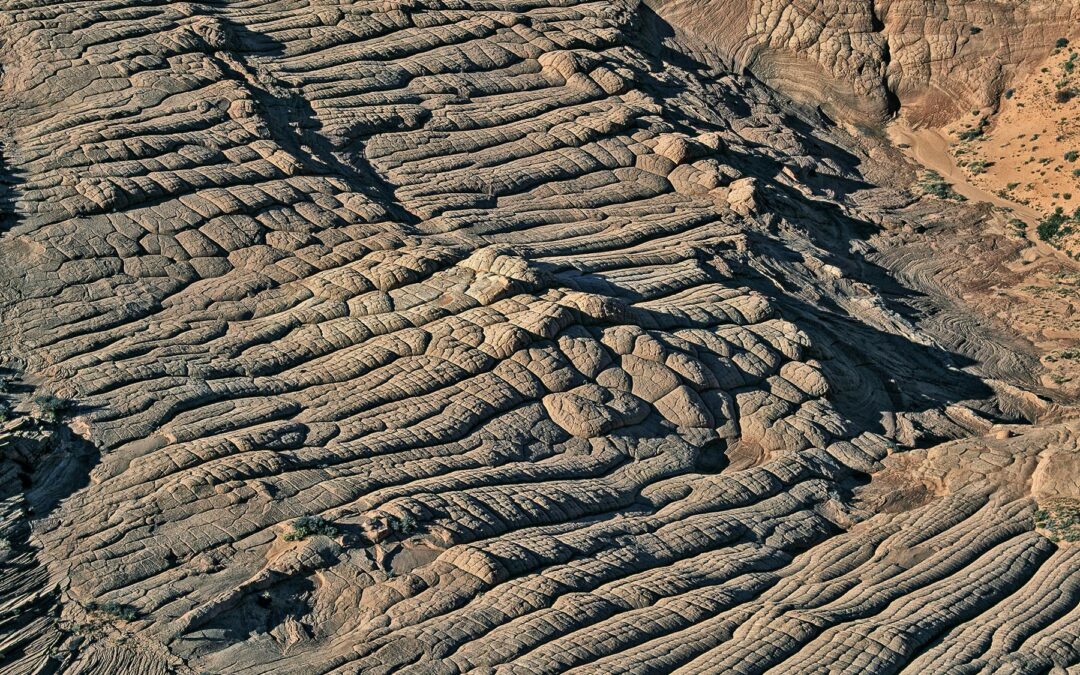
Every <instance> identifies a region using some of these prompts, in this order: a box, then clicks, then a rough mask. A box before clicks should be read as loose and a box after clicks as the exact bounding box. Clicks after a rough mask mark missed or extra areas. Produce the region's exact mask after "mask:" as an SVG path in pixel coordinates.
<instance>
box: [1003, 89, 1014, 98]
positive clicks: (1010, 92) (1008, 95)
mask: <svg viewBox="0 0 1080 675" xmlns="http://www.w3.org/2000/svg"><path fill="white" fill-rule="evenodd" d="M1014 94H1016V90H1015V89H1006V90H1005V98H1012V97H1013V95H1014Z"/></svg>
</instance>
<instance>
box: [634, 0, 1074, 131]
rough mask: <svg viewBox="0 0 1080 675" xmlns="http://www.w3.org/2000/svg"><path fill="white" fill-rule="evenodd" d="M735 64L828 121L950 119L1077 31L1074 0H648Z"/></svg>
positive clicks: (990, 101) (984, 102)
mask: <svg viewBox="0 0 1080 675" xmlns="http://www.w3.org/2000/svg"><path fill="white" fill-rule="evenodd" d="M647 1H648V4H649V6H650V7H652V8H654V9H655V10H656V11H657V12H659V14H660V15H661V16H662V17H664V19H666V20H667V21H669V22H671V24H673V25H674V26H676V27H677V28H678V29H680V30H682V31H685V32H686V33H688V34H690V35H693V36H694V37H696V38H697V39H699V40H701V41H702V42H704V43H705V44H707V45H709V46H710V47H712V48H714V49H716V50H717V51H718V52H719V53H720V54H721V55H722V56H723V57H724V58H725V60H726V61H727V62H728V63H729V65H733V66H734V67H736V68H749V69H750V70H751V71H753V73H754V74H755V75H756V76H758V77H759V78H761V79H762V80H763V81H765V82H766V83H768V84H769V85H771V86H774V87H776V88H777V89H780V90H782V91H784V92H785V93H787V94H788V95H790V96H792V97H794V98H795V99H797V100H801V101H804V102H807V103H810V104H812V105H819V104H820V105H822V106H823V107H824V108H825V109H826V110H828V111H829V113H830V114H833V115H838V116H840V117H843V118H846V119H850V120H854V121H863V122H867V121H877V120H880V119H882V118H883V117H886V116H888V115H889V114H891V113H894V112H896V111H897V109H899V108H901V107H902V108H903V109H904V111H905V114H906V115H907V116H909V117H910V118H911V119H914V120H917V121H923V122H931V123H943V122H946V121H949V120H951V119H953V118H955V117H957V116H959V115H961V114H963V113H965V112H967V111H969V110H971V109H972V108H984V107H992V106H996V104H997V101H998V100H999V99H1000V97H1001V95H1002V93H1003V92H1004V91H1005V89H1006V88H1007V87H1008V85H1009V82H1010V81H1011V80H1012V78H1013V77H1014V76H1016V75H1018V74H1023V73H1024V72H1025V71H1028V70H1030V69H1031V68H1033V67H1034V66H1035V65H1036V64H1038V63H1039V62H1040V61H1042V60H1043V59H1044V58H1045V57H1046V55H1047V54H1049V53H1050V51H1051V50H1052V49H1053V48H1054V44H1055V42H1056V41H1057V40H1058V39H1059V38H1062V37H1065V38H1068V37H1073V36H1076V35H1077V31H1078V26H1080V2H1078V1H1077V0H1063V1H1057V0H1031V1H1029V0H1006V1H1000V0H977V1H976V2H970V1H968V0H881V1H878V2H874V1H871V0H794V1H792V0H647Z"/></svg>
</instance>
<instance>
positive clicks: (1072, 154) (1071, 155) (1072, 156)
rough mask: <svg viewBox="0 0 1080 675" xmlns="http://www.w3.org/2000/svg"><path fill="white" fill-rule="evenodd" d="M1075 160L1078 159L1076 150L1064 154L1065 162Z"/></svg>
mask: <svg viewBox="0 0 1080 675" xmlns="http://www.w3.org/2000/svg"><path fill="white" fill-rule="evenodd" d="M1077 159H1080V152H1077V151H1076V150H1070V151H1068V152H1066V153H1065V161H1066V162H1075V161H1076V160H1077Z"/></svg>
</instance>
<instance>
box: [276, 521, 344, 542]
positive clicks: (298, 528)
mask: <svg viewBox="0 0 1080 675" xmlns="http://www.w3.org/2000/svg"><path fill="white" fill-rule="evenodd" d="M337 533H338V529H337V527H335V526H334V524H333V523H331V522H329V521H327V520H326V519H325V518H323V517H321V516H303V517H302V518H297V519H296V520H294V521H293V523H292V529H291V530H289V531H288V532H286V533H285V541H300V540H301V539H307V538H308V537H313V536H315V535H319V534H321V535H323V536H326V537H336V536H337Z"/></svg>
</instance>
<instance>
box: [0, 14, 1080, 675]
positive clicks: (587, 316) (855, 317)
mask: <svg viewBox="0 0 1080 675" xmlns="http://www.w3.org/2000/svg"><path fill="white" fill-rule="evenodd" d="M0 26H2V34H3V43H2V46H0V63H2V64H3V73H4V74H3V81H2V91H3V92H4V96H3V98H2V99H0V123H2V125H3V133H4V137H5V138H7V139H8V140H7V141H6V142H5V147H4V155H3V159H4V166H3V170H4V172H5V178H6V179H7V181H8V182H9V183H10V184H11V185H12V190H11V198H10V200H9V203H8V204H5V206H6V207H7V208H9V210H10V214H11V215H10V217H9V218H8V219H7V220H6V221H5V223H4V231H3V232H2V234H0V256H2V260H3V265H2V266H0V293H2V296H0V301H2V311H3V317H2V318H3V321H2V323H0V326H2V327H0V339H2V341H3V342H2V346H3V349H4V353H5V355H6V357H7V359H8V361H9V363H10V364H11V365H13V366H18V369H19V371H20V375H21V377H22V378H23V379H24V380H25V381H26V382H30V383H33V385H34V387H35V388H36V390H37V391H39V392H51V393H55V394H57V395H59V396H61V397H65V398H69V399H72V400H73V401H74V408H73V409H72V410H71V412H70V415H68V416H67V418H66V421H67V425H68V426H69V427H70V432H67V431H65V432H64V433H77V434H79V435H80V436H81V437H84V438H85V439H87V442H88V443H91V444H92V445H93V447H94V448H96V449H97V450H98V451H99V452H100V457H96V456H94V454H93V453H86V454H84V455H80V457H81V459H80V461H84V462H86V463H88V464H92V465H93V468H92V470H87V471H85V472H84V474H83V475H84V477H85V476H86V475H87V474H88V478H85V479H84V480H82V481H64V482H58V483H55V484H50V483H49V476H50V475H52V474H51V473H50V472H49V471H44V470H40V467H37V466H36V464H48V463H49V462H56V461H60V460H56V459H53V456H54V455H55V453H54V455H49V456H45V455H41V456H39V455H25V456H26V457H30V458H31V459H17V458H13V457H11V456H8V455H6V454H5V455H4V456H3V460H4V464H3V470H4V474H5V475H9V476H16V475H20V476H22V477H23V478H24V480H23V481H22V482H20V481H14V480H12V481H11V482H10V485H8V486H7V487H6V488H5V489H7V490H9V491H12V500H21V501H19V502H18V503H20V504H25V508H22V507H20V508H22V510H21V511H19V512H15V511H12V513H11V514H10V515H9V514H7V513H5V514H4V518H5V520H4V521H3V524H4V527H5V528H14V527H15V526H16V525H19V526H20V527H22V528H23V529H24V530H25V529H27V528H26V525H27V523H30V525H31V526H32V534H30V535H27V534H24V535H23V536H22V538H21V539H20V543H19V546H18V548H17V550H16V553H17V559H16V562H17V563H18V564H19V565H20V566H21V567H19V569H20V570H24V571H25V570H31V572H32V574H33V577H32V579H31V581H32V583H22V582H20V583H18V584H7V583H5V585H4V586H3V587H2V588H0V594H2V597H3V598H4V606H5V607H10V606H16V605H13V604H9V603H10V602H22V603H23V605H25V604H26V603H27V602H28V601H27V598H33V599H34V600H35V601H36V602H38V603H39V604H38V605H37V607H36V610H35V613H34V614H33V616H31V615H30V614H25V615H21V616H20V617H19V618H18V619H17V620H11V621H8V620H7V619H6V618H5V619H4V620H5V621H6V623H5V624H3V626H4V628H3V629H4V631H5V636H4V637H5V639H4V640H3V641H0V645H5V647H4V648H5V651H4V652H3V659H4V661H3V662H2V663H0V666H2V667H4V668H10V669H11V670H12V671H13V672H35V669H37V668H43V669H50V668H51V669H54V670H64V669H70V670H71V671H72V672H84V673H85V672H93V673H156V672H162V673H164V672H213V673H330V672H334V673H390V672H395V673H417V674H420V673H463V672H496V671H498V672H505V673H518V672H520V673H537V672H545V673H546V672H562V671H567V670H571V669H577V672H641V673H646V672H675V671H678V672H685V673H690V672H703V673H704V672H743V671H755V672H756V671H764V670H767V669H769V668H775V669H776V671H777V672H808V673H809V672H822V671H824V670H828V669H831V670H834V671H839V672H896V671H900V670H901V669H903V668H904V667H908V668H909V672H919V673H924V672H933V671H934V669H935V668H937V669H939V670H941V671H944V670H946V669H948V668H949V667H951V666H953V665H958V664H967V665H971V667H972V668H973V669H974V668H985V669H987V670H989V669H993V668H1004V667H1007V666H1009V665H1012V666H1016V667H1020V665H1021V664H1036V666H1035V667H1036V668H1041V669H1042V670H1043V671H1049V670H1050V669H1051V668H1065V667H1068V666H1075V665H1076V664H1077V663H1078V662H1080V654H1078V650H1080V644H1077V642H1076V634H1077V633H1076V631H1075V627H1076V625H1077V617H1078V613H1080V609H1078V601H1080V585H1078V584H1077V583H1076V580H1077V578H1078V573H1080V555H1078V553H1077V549H1076V548H1075V547H1073V548H1069V547H1067V546H1064V547H1062V548H1060V549H1059V548H1058V547H1057V546H1056V545H1055V544H1054V543H1053V542H1052V541H1051V539H1050V538H1048V537H1047V536H1045V534H1043V533H1039V532H1036V531H1035V528H1034V521H1033V516H1034V513H1035V512H1036V508H1037V505H1036V503H1035V501H1034V500H1033V499H1032V498H1031V497H1030V490H1027V491H1025V490H1019V491H1010V492H1002V491H999V490H998V489H997V487H996V484H995V483H994V482H993V481H977V482H974V483H973V484H972V485H971V486H968V485H966V484H963V483H962V481H958V482H956V484H953V483H950V484H949V486H948V488H947V489H942V490H941V491H940V494H928V495H926V498H925V499H920V500H918V501H917V502H912V503H910V504H908V506H907V508H904V509H888V510H885V509H882V512H881V513H875V512H874V511H873V509H868V508H865V505H866V504H868V503H869V501H868V500H869V499H870V496H872V493H868V495H870V496H867V497H866V498H865V499H861V500H860V499H859V498H857V494H856V493H855V492H853V490H854V489H855V487H856V486H857V485H858V483H859V482H861V481H864V480H865V475H866V474H873V473H875V472H879V471H881V470H883V469H885V468H886V467H885V464H884V463H883V462H884V460H886V459H888V458H889V457H890V455H894V456H895V455H896V454H901V455H902V453H897V450H905V449H907V448H911V447H916V446H918V447H927V446H932V445H934V444H935V443H937V442H938V441H941V440H946V439H950V438H954V437H961V436H968V435H971V434H974V433H981V432H984V431H986V430H987V428H988V427H989V422H988V421H987V420H989V419H995V420H997V419H1003V418H1010V417H1013V416H1012V415H1011V414H1010V412H1009V408H1008V407H1007V406H1004V405H1003V404H1000V402H999V401H997V400H996V399H997V397H996V395H995V392H994V391H993V390H992V389H991V388H990V387H989V386H987V384H986V383H985V382H984V380H983V379H981V378H980V374H981V373H982V371H981V370H980V367H979V366H978V365H976V364H972V363H967V362H965V361H964V360H963V357H962V356H960V355H950V354H949V353H948V352H946V351H945V350H944V349H942V348H941V347H939V346H938V345H937V344H936V343H935V341H934V337H933V336H932V335H929V334H927V333H926V331H925V329H924V327H923V325H922V324H920V323H918V322H916V320H915V312H914V311H913V310H912V307H911V306H908V305H903V304H901V303H900V302H899V301H898V300H897V299H896V298H900V297H903V296H904V295H906V294H907V293H908V289H906V288H905V287H904V286H903V285H902V284H901V283H900V282H899V281H898V280H896V279H893V278H891V277H890V276H888V275H887V274H885V272H884V271H883V270H882V268H880V267H877V266H875V265H872V264H870V263H869V262H868V261H867V260H866V259H865V258H864V257H863V255H862V252H863V251H865V245H864V242H863V240H862V235H863V234H864V233H865V231H866V230H867V229H868V228H872V227H873V225H872V223H879V224H880V223H882V222H883V218H884V216H883V215H882V213H881V211H880V209H879V208H878V206H876V204H879V203H885V202H888V200H889V199H892V200H894V201H896V200H899V201H904V199H905V197H903V196H902V195H897V194H894V193H886V192H883V191H877V190H871V189H870V186H869V185H867V184H866V183H865V182H864V176H863V175H862V174H860V173H858V172H856V169H855V167H856V166H857V165H858V164H859V163H860V162H866V163H869V162H870V161H871V160H870V158H869V157H867V156H866V155H865V154H863V153H862V152H861V150H860V148H859V146H858V145H857V144H856V143H855V142H854V141H853V140H852V139H850V138H848V137H846V136H844V135H842V134H841V133H840V132H839V131H837V130H835V129H833V128H830V127H828V126H826V125H825V124H824V122H823V121H822V120H821V119H818V118H812V117H807V116H805V114H803V113H800V112H799V111H798V110H796V109H794V108H791V107H788V106H786V105H785V104H784V103H782V102H779V101H778V100H776V99H775V98H774V97H773V96H772V94H771V93H770V92H769V91H767V90H765V89H764V88H762V87H761V86H760V85H758V84H756V83H754V82H752V81H749V80H747V79H744V78H740V77H737V76H735V75H732V74H730V73H725V72H721V71H717V70H710V69H707V68H705V67H704V66H702V65H700V64H696V63H694V62H692V61H690V60H688V59H685V58H684V57H683V56H682V55H681V54H678V53H675V52H672V51H669V50H667V49H666V48H664V47H662V46H661V45H660V37H661V33H662V32H663V31H662V28H663V27H662V26H657V25H656V24H655V23H654V22H652V20H651V19H650V18H649V17H648V16H647V14H644V13H643V12H642V11H641V8H639V7H637V6H636V5H634V4H632V3H624V2H609V1H606V0H605V1H604V2H573V1H566V2H562V1H559V2H548V1H546V0H522V1H520V2H518V1H510V2H498V3H486V2H475V3H474V2H438V1H436V0H431V1H416V2H401V3H399V2H384V3H352V4H342V5H338V4H334V3H321V2H320V3H314V4H312V3H308V2H300V1H294V0H275V1H271V2H263V3H222V4H215V5H201V4H194V3H190V4H189V3H159V4H154V5H145V4H139V3H135V2H124V1H122V0H121V1H119V2H78V3H38V4H34V3H24V4H22V5H19V6H10V5H9V6H5V7H4V8H3V10H2V12H0ZM908 201H910V200H908ZM882 287H886V288H887V290H888V292H887V293H882V292H880V290H879V289H880V288H882ZM923 309H926V310H927V311H930V309H931V308H930V307H923ZM978 336H979V333H978V327H971V328H970V329H969V330H968V331H967V333H966V334H965V336H964V338H965V341H970V342H972V343H976V342H977V340H978ZM1004 353H1005V356H1004V357H1002V358H1000V359H998V362H999V363H996V364H995V366H994V367H996V368H998V370H996V371H995V375H997V376H999V377H1011V376H1012V375H1015V374H1016V373H1018V372H1022V371H1023V370H1024V369H1025V368H1027V367H1029V366H1030V359H1029V358H1028V357H1027V356H1026V355H1025V354H1022V353H1014V352H1012V351H1007V350H1006V351H1005V352H1004ZM961 365H963V366H966V367H965V368H963V369H961V368H960V367H959V366H961ZM43 424H45V423H43ZM48 424H52V423H48ZM48 424H45V426H48ZM54 426H55V425H54ZM1070 429H1071V428H1070ZM0 440H4V439H3V438H0ZM1051 440H1053V442H1056V443H1058V444H1060V445H1064V444H1065V443H1067V442H1075V431H1072V430H1069V431H1068V432H1067V433H1066V432H1061V434H1059V435H1058V436H1056V437H1054V439H1051ZM0 447H4V446H3V445H0ZM63 450H64V447H61V448H59V451H61V452H62V451H63ZM1068 457H1071V455H1069V453H1068V452H1066V451H1062V452H1061V453H1060V458H1065V459H1067V458H1068ZM1054 461H1055V462H1057V463H1056V464H1051V465H1048V466H1058V465H1064V464H1062V463H1061V462H1062V461H1064V459H1061V460H1060V461H1059V460H1054ZM1069 461H1071V460H1069ZM1065 463H1066V464H1067V463H1068V462H1065ZM991 464H992V463H991ZM76 468H77V466H76ZM987 470H988V471H989V470H990V469H987ZM1044 473H1045V471H1044ZM920 475H922V474H920ZM1024 475H1028V474H1024ZM1040 475H1041V474H1040ZM42 481H45V482H46V484H49V485H50V487H49V489H48V490H45V491H44V492H43V491H42V490H41V489H40V487H35V486H40V484H41V482H42ZM23 483H25V484H27V485H29V486H30V487H29V488H27V487H25V486H23ZM1039 485H1040V486H1048V485H1053V486H1054V487H1052V488H1046V489H1052V490H1053V491H1054V494H1055V495H1056V494H1059V493H1060V494H1065V493H1066V492H1067V489H1066V487H1060V486H1058V484H1057V483H1054V482H1053V481H1052V480H1048V479H1039ZM1039 489H1042V488H1039ZM46 493H48V494H46ZM5 495H7V493H5ZM46 497H47V498H46ZM12 503H15V502H14V501H13V502H12ZM5 531H7V530H5ZM5 555H6V554H5ZM10 560H11V559H10V558H7V557H5V558H4V561H5V564H8V563H9V561H10ZM11 569H14V567H6V568H5V577H6V575H7V574H9V573H11V572H9V570H11ZM5 580H6V579H5ZM1003 607H1004V608H1006V609H1005V610H1002V608H1003ZM931 644H933V645H934V649H936V650H938V651H935V652H934V653H935V654H938V653H940V654H941V656H940V658H936V659H934V660H933V663H932V664H929V665H927V664H925V663H923V662H920V661H916V660H915V659H916V658H922V659H923V661H926V659H927V658H929V657H927V656H926V654H929V653H930V652H925V654H923V656H921V657H920V656H918V655H919V654H920V653H923V652H924V650H925V649H926V648H927V646H928V645H931ZM6 645H16V646H17V648H10V649H9V648H7V647H6ZM1025 667H1027V665H1025Z"/></svg>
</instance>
